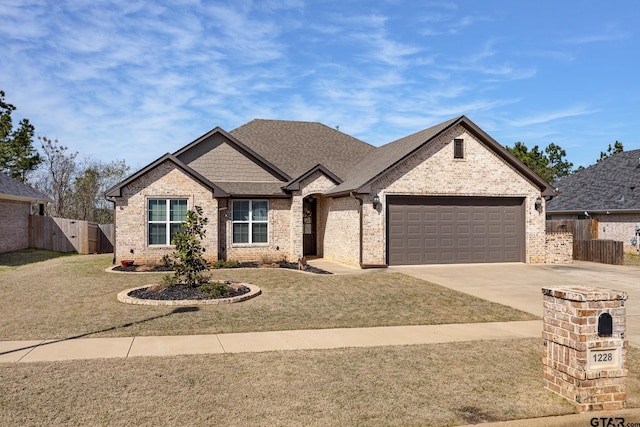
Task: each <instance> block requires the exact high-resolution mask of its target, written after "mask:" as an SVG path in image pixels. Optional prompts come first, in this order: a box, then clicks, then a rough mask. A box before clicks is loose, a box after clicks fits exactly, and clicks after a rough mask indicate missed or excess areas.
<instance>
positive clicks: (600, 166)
mask: <svg viewBox="0 0 640 427" xmlns="http://www.w3.org/2000/svg"><path fill="white" fill-rule="evenodd" d="M555 186H556V187H557V188H558V191H559V194H558V196H557V197H555V198H553V199H552V200H550V201H548V202H547V207H546V209H547V212H549V213H580V214H582V213H584V212H593V213H595V212H610V213H614V212H616V211H624V212H630V211H636V212H637V211H640V150H631V151H623V152H622V153H618V154H615V155H613V156H611V157H609V158H607V159H605V160H602V161H601V162H599V163H596V164H595V165H591V166H589V167H588V168H586V169H583V170H581V171H579V172H575V173H573V174H571V175H569V176H566V177H564V178H562V179H561V180H559V181H558V182H556V183H555Z"/></svg>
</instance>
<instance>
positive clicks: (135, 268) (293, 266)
mask: <svg viewBox="0 0 640 427" xmlns="http://www.w3.org/2000/svg"><path fill="white" fill-rule="evenodd" d="M238 268H287V269H290V270H297V269H298V263H297V262H288V263H278V264H273V266H271V265H268V266H265V265H263V264H260V263H258V262H242V263H240V264H239V265H238ZM112 270H113V271H123V272H128V273H140V272H149V273H161V272H171V271H172V270H171V268H170V267H165V266H164V265H154V266H149V265H132V266H130V267H123V266H121V265H118V266H115V267H113V269H112ZM304 271H306V272H308V273H314V274H333V273H331V272H330V271H326V270H323V269H321V268H316V267H314V266H312V265H309V264H307V265H306V266H305V269H304Z"/></svg>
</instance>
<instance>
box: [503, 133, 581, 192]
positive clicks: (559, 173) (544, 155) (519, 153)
mask: <svg viewBox="0 0 640 427" xmlns="http://www.w3.org/2000/svg"><path fill="white" fill-rule="evenodd" d="M505 148H506V149H507V151H509V152H510V153H511V154H513V155H514V156H516V157H517V158H518V159H519V160H520V161H521V162H522V163H524V164H525V165H527V166H528V167H529V169H531V170H532V171H534V172H535V173H537V174H538V175H540V177H541V178H543V179H544V180H545V181H547V182H554V181H556V180H557V179H558V178H561V177H563V176H567V175H570V174H571V170H572V168H573V163H570V162H568V161H567V160H566V159H565V157H566V155H567V153H566V152H565V150H563V149H562V148H561V147H560V146H559V145H556V144H554V143H551V144H549V145H548V146H547V147H546V148H545V149H544V151H541V150H540V148H538V146H537V145H536V146H534V147H533V148H532V149H531V150H529V148H527V146H526V145H525V144H524V143H522V142H520V141H518V142H516V143H515V145H514V146H513V148H512V147H505Z"/></svg>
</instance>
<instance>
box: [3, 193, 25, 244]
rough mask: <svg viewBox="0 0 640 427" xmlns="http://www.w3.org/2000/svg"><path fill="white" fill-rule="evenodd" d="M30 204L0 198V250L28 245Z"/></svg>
mask: <svg viewBox="0 0 640 427" xmlns="http://www.w3.org/2000/svg"><path fill="white" fill-rule="evenodd" d="M30 212H31V204H30V203H29V202H19V201H14V200H0V252H9V251H18V250H21V249H27V248H28V247H29V213H30Z"/></svg>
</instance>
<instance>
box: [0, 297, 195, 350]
mask: <svg viewBox="0 0 640 427" xmlns="http://www.w3.org/2000/svg"><path fill="white" fill-rule="evenodd" d="M199 310H200V309H199V308H198V307H177V308H174V309H173V310H171V311H170V312H169V313H165V314H161V315H159V316H153V317H149V318H147V319H143V320H138V321H136V322H129V323H124V324H122V325H118V326H112V327H110V328H106V329H102V330H99V331H93V332H86V333H84V334H79V335H74V336H72V337H67V338H60V339H57V340H53V341H47V342H43V343H39V344H34V345H29V346H26V347H20V348H14V349H11V350H7V351H0V356H2V355H5V354H11V353H15V352H18V351H23V350H29V349H31V350H33V349H34V348H36V347H44V346H45V345H50V344H56V343H59V342H64V341H71V340H76V339H79V338H85V337H88V336H89V335H94V334H99V333H101V332H109V331H115V330H116V329H123V328H128V327H130V326H133V325H139V324H141V323H145V322H150V321H152V320H156V319H161V318H163V317H168V316H171V315H173V314H179V313H191V312H194V311H199ZM25 356H26V355H25Z"/></svg>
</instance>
